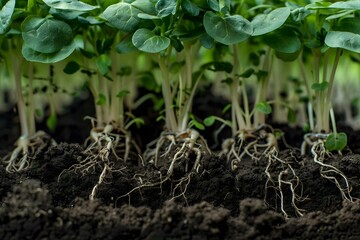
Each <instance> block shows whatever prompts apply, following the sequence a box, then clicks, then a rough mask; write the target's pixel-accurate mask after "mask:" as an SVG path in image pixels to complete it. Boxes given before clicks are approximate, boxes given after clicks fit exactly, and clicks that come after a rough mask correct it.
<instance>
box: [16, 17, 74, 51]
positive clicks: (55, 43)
mask: <svg viewBox="0 0 360 240" xmlns="http://www.w3.org/2000/svg"><path fill="white" fill-rule="evenodd" d="M21 31H22V37H23V39H24V44H25V45H27V47H28V48H31V49H33V50H34V51H36V52H40V53H45V54H51V53H56V52H58V51H60V50H61V49H62V48H63V47H65V46H66V45H68V44H69V43H70V42H71V41H72V39H73V37H72V29H71V27H70V26H69V24H67V23H66V22H63V21H60V20H57V19H52V18H39V17H31V16H30V17H27V18H26V19H25V20H24V22H23V23H22V24H21Z"/></svg>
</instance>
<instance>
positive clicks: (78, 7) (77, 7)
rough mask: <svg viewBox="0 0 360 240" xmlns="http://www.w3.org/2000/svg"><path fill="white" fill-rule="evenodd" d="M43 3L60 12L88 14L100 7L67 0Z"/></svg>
mask: <svg viewBox="0 0 360 240" xmlns="http://www.w3.org/2000/svg"><path fill="white" fill-rule="evenodd" d="M43 1H44V3H45V4H46V5H48V6H49V7H51V8H54V9H60V10H68V11H82V12H87V11H91V10H94V9H97V8H98V6H92V5H89V4H86V3H84V2H81V1H78V0H66V1H60V0H43Z"/></svg>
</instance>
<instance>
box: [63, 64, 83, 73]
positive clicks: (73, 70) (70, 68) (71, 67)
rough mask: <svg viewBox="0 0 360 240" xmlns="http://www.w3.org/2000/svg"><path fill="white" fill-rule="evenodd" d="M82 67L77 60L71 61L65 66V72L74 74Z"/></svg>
mask: <svg viewBox="0 0 360 240" xmlns="http://www.w3.org/2000/svg"><path fill="white" fill-rule="evenodd" d="M79 69H80V65H79V64H78V63H77V62H75V61H70V62H68V63H67V64H66V66H65V68H64V70H63V71H64V73H66V74H73V73H76V72H77V71H78V70H79Z"/></svg>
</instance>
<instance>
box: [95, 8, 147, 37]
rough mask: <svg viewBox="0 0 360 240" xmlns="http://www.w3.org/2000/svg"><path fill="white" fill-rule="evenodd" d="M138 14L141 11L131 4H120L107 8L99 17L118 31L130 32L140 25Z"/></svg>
mask: <svg viewBox="0 0 360 240" xmlns="http://www.w3.org/2000/svg"><path fill="white" fill-rule="evenodd" d="M139 13H142V11H141V10H140V9H138V8H136V7H134V6H133V5H132V4H130V3H126V2H120V3H117V4H113V5H110V6H109V7H107V8H106V9H105V11H104V12H103V13H102V14H101V16H100V17H102V18H104V19H105V20H107V21H108V22H109V23H110V24H111V25H113V26H114V27H115V28H117V29H119V30H122V31H124V32H132V31H135V30H136V29H137V28H138V27H139V25H140V19H139V17H138V14H139Z"/></svg>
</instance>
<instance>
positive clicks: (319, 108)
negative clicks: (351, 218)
mask: <svg viewBox="0 0 360 240" xmlns="http://www.w3.org/2000/svg"><path fill="white" fill-rule="evenodd" d="M306 9H308V10H309V11H311V14H309V15H307V16H306V17H305V18H304V19H303V21H302V22H303V24H302V25H300V27H301V29H302V30H300V31H301V32H302V33H303V35H302V39H303V42H304V49H303V53H302V57H301V58H300V59H299V63H300V69H301V72H302V77H303V79H304V82H305V86H306V91H307V94H308V98H309V104H308V118H309V125H310V130H311V131H312V132H311V133H307V134H305V136H304V142H303V144H302V147H301V153H302V154H303V155H304V154H305V153H306V147H307V146H310V147H311V153H312V155H313V160H314V161H315V162H316V163H317V164H319V165H320V174H321V176H322V177H324V178H326V179H329V180H330V181H332V182H334V183H335V184H336V186H337V187H338V188H339V190H340V191H341V194H342V196H343V197H344V199H347V200H349V201H352V197H351V195H350V189H351V187H350V186H349V182H348V180H347V178H346V176H345V175H344V174H343V173H342V172H341V171H340V170H339V169H337V168H335V167H333V166H332V165H330V164H326V163H324V160H325V158H326V156H327V155H329V153H330V152H331V151H338V152H339V153H341V152H340V151H341V150H343V149H344V148H345V147H346V146H347V136H346V134H345V133H339V132H337V128H336V123H335V115H334V111H333V108H332V101H333V97H332V95H333V86H334V81H335V73H336V70H337V67H338V65H339V62H340V58H341V55H342V53H343V51H345V50H348V51H353V52H357V53H359V52H360V48H359V46H360V35H359V33H360V31H358V29H359V28H358V27H356V26H358V25H359V18H358V17H357V14H356V12H357V11H359V10H360V5H359V4H358V2H357V1H348V2H337V3H330V2H321V3H320V2H316V3H313V4H309V5H307V6H306ZM310 65H312V66H313V68H312V67H310ZM307 69H312V76H311V75H310V74H309V72H308V71H307ZM338 178H340V179H342V180H340V179H338ZM340 182H344V183H345V187H342V186H341V184H340Z"/></svg>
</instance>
